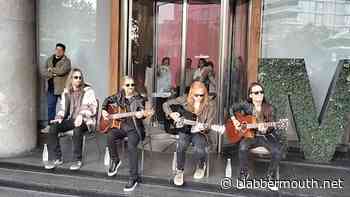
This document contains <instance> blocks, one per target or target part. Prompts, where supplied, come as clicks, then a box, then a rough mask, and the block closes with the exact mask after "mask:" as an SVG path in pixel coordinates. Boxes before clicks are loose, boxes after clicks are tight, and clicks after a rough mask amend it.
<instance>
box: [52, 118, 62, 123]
mask: <svg viewBox="0 0 350 197" xmlns="http://www.w3.org/2000/svg"><path fill="white" fill-rule="evenodd" d="M62 121H63V119H62V118H56V119H54V120H50V123H51V124H54V123H61V122H62Z"/></svg>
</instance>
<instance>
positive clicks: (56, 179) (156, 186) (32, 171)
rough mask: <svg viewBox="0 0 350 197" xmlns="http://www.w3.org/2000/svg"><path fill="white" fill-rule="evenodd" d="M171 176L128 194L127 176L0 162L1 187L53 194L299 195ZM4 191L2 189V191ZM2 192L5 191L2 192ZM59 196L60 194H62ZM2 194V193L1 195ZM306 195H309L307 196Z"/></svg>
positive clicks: (151, 180)
mask: <svg viewBox="0 0 350 197" xmlns="http://www.w3.org/2000/svg"><path fill="white" fill-rule="evenodd" d="M169 180H170V179H169V177H164V178H156V177H144V178H143V181H142V183H141V184H140V185H139V186H138V187H137V188H136V189H135V190H134V191H133V192H131V193H125V192H124V191H123V188H124V186H125V184H126V182H127V177H126V176H117V177H107V176H106V175H105V174H102V173H96V172H88V171H77V172H72V171H69V170H68V169H55V170H49V171H48V170H45V169H43V168H39V167H37V166H29V165H20V164H14V165H10V164H4V163H0V186H3V187H8V188H13V189H20V190H29V191H31V192H35V191H37V192H45V193H50V194H52V195H54V194H59V195H68V196H69V195H71V196H76V195H77V196H96V197H99V196H101V197H104V196H152V197H157V196H159V197H164V196H169V197H178V196H183V197H184V196H191V197H197V196H198V197H200V196H208V197H221V196H233V197H234V196H242V197H244V196H247V197H257V196H259V197H264V196H266V197H270V196H286V197H289V196H295V194H291V193H285V192H271V191H267V190H266V191H265V190H237V189H235V188H232V189H229V190H221V189H220V186H219V185H213V184H205V183H195V182H186V185H185V186H183V187H176V186H174V185H173V184H172V183H170V181H169ZM0 191H1V190H0ZM0 194H1V193H0ZM59 195H58V196H59ZM1 196H2V195H1ZM303 196H305V195H303Z"/></svg>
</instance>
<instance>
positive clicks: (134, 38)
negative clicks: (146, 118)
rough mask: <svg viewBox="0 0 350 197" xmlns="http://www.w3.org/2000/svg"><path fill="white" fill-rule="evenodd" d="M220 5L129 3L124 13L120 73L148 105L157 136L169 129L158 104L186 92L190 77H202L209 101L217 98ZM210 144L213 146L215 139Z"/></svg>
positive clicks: (197, 0) (211, 0) (186, 0)
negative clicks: (124, 56)
mask: <svg viewBox="0 0 350 197" xmlns="http://www.w3.org/2000/svg"><path fill="white" fill-rule="evenodd" d="M226 1H227V0H226ZM221 3H222V2H221V1H220V0H181V1H180V0H159V1H154V0H133V1H129V3H128V6H129V7H128V9H125V10H128V29H127V31H128V35H127V37H128V38H127V39H128V41H127V42H128V44H127V45H128V46H127V50H125V51H127V52H126V53H127V54H128V55H127V59H128V60H127V61H125V62H127V65H126V68H125V69H124V70H127V72H125V73H126V74H129V75H132V76H133V77H134V78H135V81H136V83H137V89H138V91H139V92H141V93H143V94H144V95H147V96H148V97H149V98H150V101H153V104H154V106H155V111H156V114H155V119H154V120H153V121H152V126H153V127H155V128H158V129H159V130H162V132H163V133H165V132H164V130H165V131H166V132H167V130H168V127H169V125H167V123H166V119H165V115H164V112H163V110H162V104H163V103H164V102H166V101H167V100H168V99H170V98H174V97H177V96H181V95H183V94H185V93H187V91H188V89H189V86H190V84H191V82H192V80H193V79H195V78H196V77H201V75H204V77H205V80H206V83H207V87H208V88H209V92H210V95H211V97H212V99H218V97H220V96H221V93H220V95H219V94H218V91H220V83H221V82H220V80H221V81H223V77H222V74H223V63H222V61H220V57H221V56H220V53H221V51H220V50H221V49H220V46H221V44H220V43H221V42H223V39H222V34H221V31H222V25H221V21H222V14H221V10H222V5H221ZM130 6H131V7H130ZM203 68H205V69H203ZM203 70H206V72H202V71H203ZM221 89H222V88H221ZM218 103H220V102H218ZM213 140H215V141H214V143H215V144H216V141H217V140H216V138H215V137H214V138H213Z"/></svg>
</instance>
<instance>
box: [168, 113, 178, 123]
mask: <svg viewBox="0 0 350 197" xmlns="http://www.w3.org/2000/svg"><path fill="white" fill-rule="evenodd" d="M169 116H170V118H171V119H173V120H174V121H175V122H178V121H180V114H179V113H178V112H172V113H170V114H169Z"/></svg>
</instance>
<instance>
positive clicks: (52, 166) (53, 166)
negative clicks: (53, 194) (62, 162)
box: [44, 162, 56, 170]
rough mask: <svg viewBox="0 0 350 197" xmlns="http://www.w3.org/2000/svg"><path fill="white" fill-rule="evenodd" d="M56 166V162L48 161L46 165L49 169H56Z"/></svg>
mask: <svg viewBox="0 0 350 197" xmlns="http://www.w3.org/2000/svg"><path fill="white" fill-rule="evenodd" d="M55 167H56V165H55V163H54V162H47V163H46V164H45V165H44V168H45V169H47V170H51V169H54V168H55Z"/></svg>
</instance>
